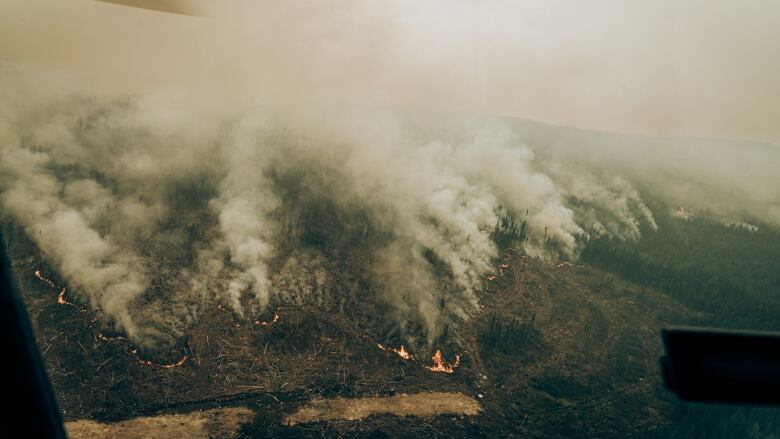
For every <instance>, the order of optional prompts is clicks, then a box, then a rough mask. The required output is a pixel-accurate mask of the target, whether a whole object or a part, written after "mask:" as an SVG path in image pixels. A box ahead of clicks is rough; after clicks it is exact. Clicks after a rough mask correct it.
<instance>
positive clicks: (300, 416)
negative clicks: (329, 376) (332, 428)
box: [284, 392, 481, 425]
mask: <svg viewBox="0 0 780 439" xmlns="http://www.w3.org/2000/svg"><path fill="white" fill-rule="evenodd" d="M480 410H481V407H480V405H479V403H478V402H477V401H475V400H474V399H472V398H470V397H468V396H466V395H464V394H462V393H454V392H453V393H450V392H426V393H416V394H413V395H407V394H400V395H394V396H389V397H384V398H354V399H346V398H335V399H317V400H313V401H312V402H311V403H309V404H308V405H306V406H304V407H302V408H301V409H300V410H298V411H297V412H295V413H293V414H292V415H289V416H287V417H286V418H285V419H284V422H285V423H286V424H288V425H295V424H301V423H305V422H316V421H328V420H334V419H345V420H350V421H352V420H357V419H363V418H366V417H368V416H371V415H376V414H390V415H397V416H410V415H414V416H436V415H442V414H462V415H468V416H473V415H476V414H477V413H478V412H479V411H480Z"/></svg>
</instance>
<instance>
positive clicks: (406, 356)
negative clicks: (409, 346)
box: [376, 343, 414, 361]
mask: <svg viewBox="0 0 780 439" xmlns="http://www.w3.org/2000/svg"><path fill="white" fill-rule="evenodd" d="M376 345H377V347H378V348H379V349H382V350H383V351H388V352H395V353H396V354H397V355H398V356H399V357H401V358H403V359H404V360H412V361H414V355H412V354H411V353H410V352H409V351H407V350H406V348H405V347H404V345H401V347H400V348H398V349H395V348H386V347H384V346H383V345H382V344H381V343H377V344H376Z"/></svg>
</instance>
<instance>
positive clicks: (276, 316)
mask: <svg viewBox="0 0 780 439" xmlns="http://www.w3.org/2000/svg"><path fill="white" fill-rule="evenodd" d="M278 321H279V314H277V313H274V318H273V319H271V320H270V321H267V322H264V321H262V320H255V325H258V326H271V325H273V324H274V323H276V322H278Z"/></svg>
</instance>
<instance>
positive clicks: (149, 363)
mask: <svg viewBox="0 0 780 439" xmlns="http://www.w3.org/2000/svg"><path fill="white" fill-rule="evenodd" d="M189 359H190V354H186V355H185V356H183V357H181V359H180V360H179V361H176V362H175V363H169V364H159V363H155V362H153V361H151V360H142V359H140V358H139V359H138V364H141V365H143V366H156V367H161V368H163V369H175V368H177V367H180V366H183V365H184V363H186V362H187V360H189Z"/></svg>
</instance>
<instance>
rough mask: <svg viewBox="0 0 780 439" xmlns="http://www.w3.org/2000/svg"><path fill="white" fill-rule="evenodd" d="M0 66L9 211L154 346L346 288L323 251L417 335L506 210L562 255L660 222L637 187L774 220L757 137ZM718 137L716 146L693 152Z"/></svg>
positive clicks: (436, 316)
mask: <svg viewBox="0 0 780 439" xmlns="http://www.w3.org/2000/svg"><path fill="white" fill-rule="evenodd" d="M3 76H4V77H3V81H2V82H1V83H2V84H3V85H2V86H0V97H1V98H2V99H1V100H0V115H2V117H0V212H2V214H3V218H4V220H10V221H12V222H14V223H16V224H18V225H20V226H22V227H23V228H24V229H25V231H26V233H27V234H28V235H29V236H30V237H31V238H32V239H33V240H34V241H35V242H36V244H37V245H38V246H39V248H40V249H41V251H42V253H43V254H44V255H45V257H46V258H47V259H48V260H49V261H50V262H52V263H53V265H54V266H55V267H56V268H57V269H58V270H59V272H60V274H61V275H62V276H63V277H64V278H65V279H66V280H67V282H68V284H69V286H70V287H71V288H72V290H73V291H74V293H75V294H77V295H78V297H79V298H80V299H81V300H83V301H85V302H88V303H89V304H90V305H91V306H92V307H93V308H94V309H95V310H97V311H99V312H100V313H102V315H103V316H104V318H105V321H104V323H105V324H106V325H112V326H114V327H115V328H117V329H118V330H121V331H123V332H125V333H126V334H127V335H128V336H129V337H130V338H131V339H132V340H133V341H135V342H137V343H139V344H142V345H144V346H146V347H149V348H156V347H164V346H167V345H168V344H169V343H171V342H173V341H174V340H175V339H176V338H177V337H180V336H181V335H182V334H184V333H185V330H186V328H187V327H188V326H189V325H191V324H192V323H193V322H195V321H197V319H198V317H199V316H200V315H201V314H202V313H203V312H208V311H209V310H211V309H214V305H215V303H217V302H220V303H225V304H227V305H229V306H230V307H231V308H232V309H233V310H234V311H235V312H236V313H237V314H238V315H239V316H241V317H242V318H245V319H255V318H257V317H258V316H259V315H260V314H261V313H263V312H266V311H268V310H269V308H272V307H274V306H277V305H279V304H284V303H296V304H308V305H316V306H324V307H326V306H329V304H332V303H340V304H342V306H343V304H344V303H347V302H346V301H344V300H342V299H343V298H341V297H338V296H339V295H341V294H345V293H344V292H343V291H338V288H333V285H335V284H336V283H337V281H338V277H339V276H343V274H340V273H337V272H336V271H335V270H334V266H335V265H337V264H338V263H341V262H340V261H343V260H352V259H355V258H357V259H359V260H361V261H362V260H365V261H364V262H361V263H362V264H364V265H365V266H366V277H367V278H371V279H373V281H372V282H371V283H370V286H369V287H367V288H368V290H367V291H368V294H370V299H367V300H368V301H369V302H371V303H375V304H377V305H376V306H379V307H382V309H386V310H388V311H387V315H386V317H382V318H384V319H386V320H388V321H389V322H391V323H392V324H393V325H394V326H395V327H397V328H398V331H399V333H400V336H401V337H403V338H405V339H406V340H407V342H408V343H412V344H416V345H418V346H421V345H424V344H428V345H430V344H431V343H434V342H435V341H436V340H437V337H438V336H440V335H441V334H442V333H443V332H444V331H449V330H450V329H451V328H457V325H458V323H459V322H462V321H464V320H467V319H468V318H469V317H470V316H471V315H472V314H473V313H474V312H475V311H476V310H477V309H478V307H479V303H478V292H479V289H480V288H481V287H482V285H483V279H484V277H485V276H486V275H488V274H489V273H491V272H492V267H493V264H494V262H495V258H496V257H497V256H499V254H498V249H497V247H496V244H495V243H494V241H493V239H492V237H491V232H493V230H494V228H495V226H496V224H497V223H498V221H499V214H500V212H509V213H510V214H512V215H513V216H514V217H515V218H516V219H518V220H521V221H525V222H526V226H527V231H528V239H527V241H526V242H525V243H524V246H525V250H526V251H527V252H528V253H529V254H531V255H534V256H539V257H542V258H564V259H573V258H576V256H577V251H578V242H580V238H582V237H586V236H588V235H592V234H602V233H605V234H608V235H611V236H616V237H620V238H623V239H637V238H638V237H639V236H640V234H641V233H642V230H644V229H645V228H649V229H652V228H655V227H656V225H655V221H654V219H653V215H652V213H651V211H650V210H649V209H648V207H647V205H646V204H645V201H646V197H653V198H658V199H660V200H661V201H664V202H667V203H672V204H677V203H684V204H685V205H686V207H695V208H702V209H703V208H708V209H711V210H716V211H718V212H720V213H722V214H724V215H732V216H736V217H739V218H737V219H740V218H742V219H744V218H751V217H752V218H757V219H760V220H763V221H767V222H775V223H777V222H778V221H780V217H778V212H780V208H779V207H778V206H780V198H779V194H778V189H777V188H778V187H780V185H777V184H775V185H774V186H772V185H771V183H773V182H774V183H777V181H776V180H777V177H776V175H775V174H774V173H773V169H772V168H773V167H772V166H771V165H768V164H767V163H778V161H777V160H776V159H777V157H778V152H777V149H776V148H774V149H773V147H764V146H755V145H749V144H748V145H747V146H746V145H742V149H736V148H733V147H732V146H730V145H727V144H723V143H718V142H706V141H698V142H693V143H691V142H687V141H680V142H675V141H673V140H663V141H656V140H654V139H647V138H635V137H631V136H614V135H604V134H598V133H592V132H579V131H578V132H572V131H570V130H566V129H558V128H551V127H545V126H542V125H538V124H532V123H526V122H522V121H512V120H498V119H480V118H466V119H468V122H464V116H458V117H449V116H447V117H441V118H438V117H421V116H419V115H414V114H411V113H409V112H406V113H404V112H396V111H389V110H384V109H377V108H375V107H372V108H365V107H362V108H355V107H346V106H345V107H339V108H338V109H335V108H333V107H316V106H312V107H310V108H307V109H301V110H297V111H290V110H289V109H286V110H282V111H276V110H271V109H268V108H262V107H261V106H259V105H256V106H253V107H251V108H246V107H240V108H239V107H236V108H229V107H226V106H225V105H224V103H221V104H220V105H214V106H209V105H204V104H203V103H197V102H192V101H187V100H184V101H182V100H178V99H175V98H173V97H171V96H166V95H158V94H147V95H137V96H125V97H118V98H97V97H93V96H88V95H84V94H79V93H75V94H65V93H60V92H61V91H62V90H68V89H67V88H66V87H65V88H63V87H61V86H59V85H57V86H56V87H54V88H53V89H52V88H47V87H41V85H40V84H42V82H35V81H29V76H27V79H26V80H25V81H23V80H21V79H19V78H20V77H19V75H18V74H17V73H14V72H4V74H3ZM27 81H29V82H27ZM25 82H27V83H26V84H25ZM31 83H32V85H34V86H31ZM708 148H709V149H708ZM712 151H715V152H717V153H718V154H723V155H724V157H725V158H719V157H717V158H712V159H711V160H709V161H706V162H705V163H702V161H701V160H694V159H693V158H694V157H695V156H696V154H704V153H705V152H710V153H712ZM636 157H641V158H642V161H641V162H638V161H636V160H635V158H636ZM773 159H774V161H772V160H773ZM707 163H709V164H711V165H712V166H707ZM748 168H749V169H751V170H752V171H753V172H752V173H751V174H749V175H748V174H744V175H743V173H745V171H746V170H747V169H748ZM734 200H739V201H735V202H734V203H732V201H734ZM361 258H362V259H361ZM353 268H354V267H353ZM358 271H359V270H358ZM366 306H368V303H367V304H366Z"/></svg>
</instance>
